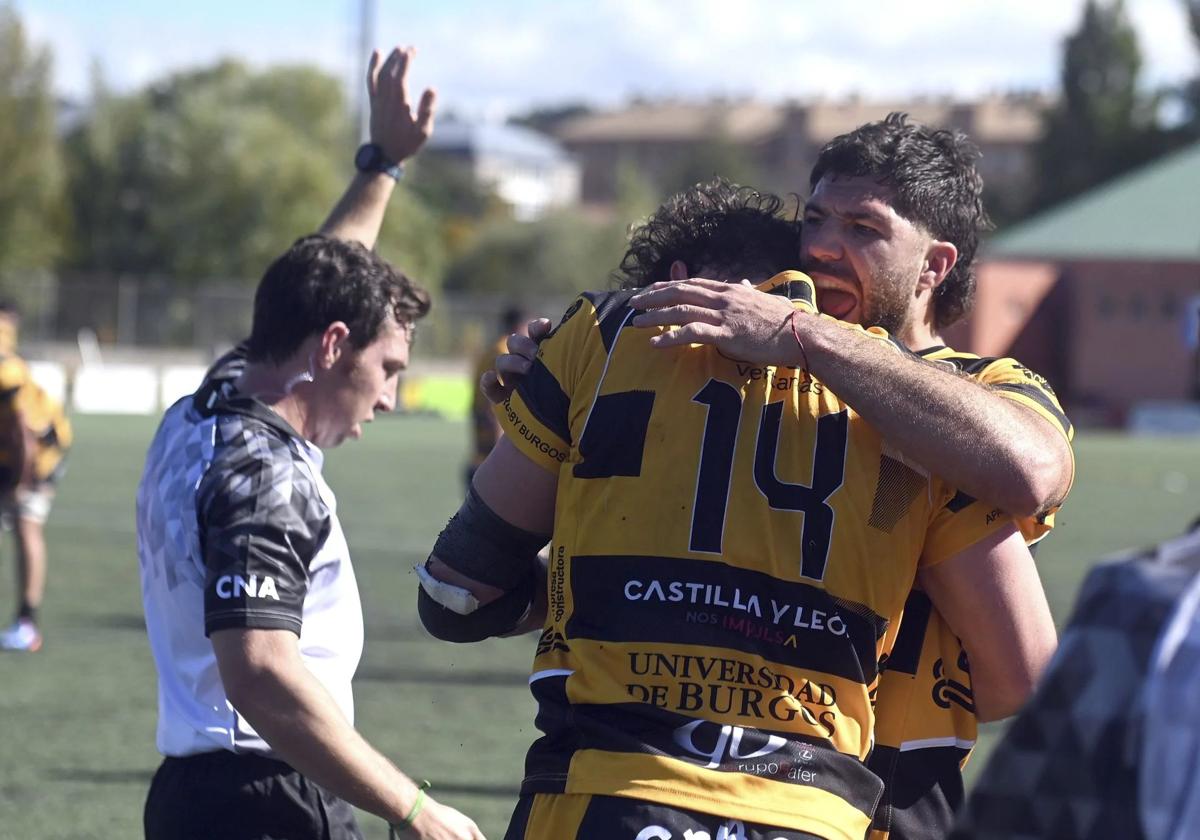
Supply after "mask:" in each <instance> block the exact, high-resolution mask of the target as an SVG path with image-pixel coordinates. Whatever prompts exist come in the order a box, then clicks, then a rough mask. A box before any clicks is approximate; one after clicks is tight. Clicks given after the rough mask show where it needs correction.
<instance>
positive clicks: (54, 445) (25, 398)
mask: <svg viewBox="0 0 1200 840" xmlns="http://www.w3.org/2000/svg"><path fill="white" fill-rule="evenodd" d="M19 325H20V316H19V313H18V311H17V309H16V307H15V306H14V305H13V304H11V303H9V302H7V301H4V302H0V516H2V517H3V524H4V527H5V528H11V529H12V532H13V535H14V538H15V539H14V542H15V545H16V562H15V566H16V570H17V597H18V602H17V614H16V617H15V618H14V620H13V623H12V624H11V625H9V626H8V627H7V628H6V629H5V630H4V631H3V632H2V633H0V650H13V651H26V652H34V651H37V650H38V649H40V648H41V646H42V634H41V631H40V630H39V629H38V625H37V611H38V609H39V608H40V607H41V604H42V597H43V595H44V594H45V591H46V539H45V535H44V533H43V526H44V524H45V522H46V516H47V515H48V514H49V513H50V507H51V504H52V503H53V501H54V485H55V482H56V481H57V480H58V478H59V476H60V475H61V473H62V468H63V459H64V457H65V456H66V453H67V449H68V448H69V447H70V445H71V425H70V423H69V422H68V421H67V418H66V415H65V414H64V413H63V407H62V406H61V405H60V404H59V403H58V401H57V400H54V399H53V398H51V397H50V395H49V394H47V393H46V392H45V391H44V390H43V389H42V388H41V387H40V386H39V385H38V384H37V383H36V382H34V381H33V379H32V378H31V377H30V375H29V368H28V367H27V366H26V364H25V361H24V360H23V359H22V358H21V357H20V356H18V355H17V352H16V350H17V335H18V328H19Z"/></svg>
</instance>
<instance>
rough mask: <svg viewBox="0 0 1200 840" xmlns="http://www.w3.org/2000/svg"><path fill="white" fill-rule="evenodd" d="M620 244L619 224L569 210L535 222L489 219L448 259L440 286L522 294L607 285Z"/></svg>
mask: <svg viewBox="0 0 1200 840" xmlns="http://www.w3.org/2000/svg"><path fill="white" fill-rule="evenodd" d="M624 245H625V240H624V235H623V232H622V230H621V228H620V226H619V225H615V224H605V223H600V222H595V221H591V220H589V219H587V218H586V217H584V216H581V215H579V214H577V213H572V212H555V213H553V214H550V215H547V216H544V217H543V218H541V219H539V220H538V221H535V222H511V221H508V222H493V223H491V224H489V225H486V226H485V227H484V228H483V229H482V230H481V231H480V232H479V234H478V237H477V238H476V241H475V244H474V246H473V247H472V248H471V249H470V250H469V251H467V252H466V253H465V254H464V255H463V256H462V257H460V258H459V259H457V260H455V261H454V262H452V263H451V265H450V267H449V269H447V271H446V282H445V288H446V289H447V290H448V291H462V292H472V293H477V294H479V293H482V294H504V295H509V296H516V297H521V298H528V297H534V296H555V295H571V294H574V293H576V292H578V291H579V290H580V289H585V288H590V289H597V288H606V287H607V286H608V285H609V282H608V278H609V272H610V271H612V269H614V268H615V267H616V265H617V263H618V262H619V261H620V258H621V253H622V251H623V249H624Z"/></svg>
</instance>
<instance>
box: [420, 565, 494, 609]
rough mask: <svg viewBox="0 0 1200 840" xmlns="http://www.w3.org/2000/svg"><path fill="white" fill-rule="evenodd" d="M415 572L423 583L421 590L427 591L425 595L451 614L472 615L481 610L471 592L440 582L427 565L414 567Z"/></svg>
mask: <svg viewBox="0 0 1200 840" xmlns="http://www.w3.org/2000/svg"><path fill="white" fill-rule="evenodd" d="M413 571H414V572H416V573H417V578H418V579H419V580H420V581H421V588H422V589H424V590H425V594H426V595H428V596H429V597H430V598H432V599H433V600H434V601H436V602H437V603H439V604H441V605H442V606H443V607H445V608H446V609H448V610H450V611H451V612H456V613H458V614H459V615H470V614H471V613H473V612H475V610H477V609H479V601H478V599H476V597H475V596H474V595H472V594H471V593H470V591H469V590H467V589H463V588H462V587H461V586H455V585H454V584H451V583H446V582H445V581H443V580H438V579H437V578H435V577H434V576H433V575H431V574H430V573H429V570H428V569H427V568H425V563H419V564H417V565H416V566H413Z"/></svg>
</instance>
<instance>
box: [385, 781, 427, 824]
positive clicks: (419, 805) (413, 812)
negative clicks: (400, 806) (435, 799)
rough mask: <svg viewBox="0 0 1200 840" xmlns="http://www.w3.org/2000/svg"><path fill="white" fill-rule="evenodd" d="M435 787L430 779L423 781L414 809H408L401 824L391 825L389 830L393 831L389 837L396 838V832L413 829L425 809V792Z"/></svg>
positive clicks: (418, 787)
mask: <svg viewBox="0 0 1200 840" xmlns="http://www.w3.org/2000/svg"><path fill="white" fill-rule="evenodd" d="M431 787H433V784H432V783H431V782H430V781H429V780H428V779H422V780H421V784H419V785H417V798H416V799H414V800H413V804H412V807H411V808H409V809H408V814H407V815H406V816H405V817H404V819H402V820H401V821H400V822H399V823H389V824H388V828H389V829H391V830H390V832H389V836H391V837H395V836H396V831H397V830H400V831H407V830H408V829H410V828H412V825H413V823H414V822H416V820H417V816H418V815H420V813H421V810H422V809H423V808H424V807H425V791H427V790H429V788H431Z"/></svg>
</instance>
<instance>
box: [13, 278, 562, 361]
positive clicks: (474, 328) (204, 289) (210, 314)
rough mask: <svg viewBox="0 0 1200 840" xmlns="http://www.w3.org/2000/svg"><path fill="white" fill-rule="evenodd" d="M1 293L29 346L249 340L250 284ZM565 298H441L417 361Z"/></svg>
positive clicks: (38, 281) (46, 282)
mask: <svg viewBox="0 0 1200 840" xmlns="http://www.w3.org/2000/svg"><path fill="white" fill-rule="evenodd" d="M2 286H3V290H4V292H5V293H6V294H7V296H9V297H11V298H13V299H15V300H16V302H17V304H18V306H19V307H20V308H21V310H22V330H21V332H22V341H23V343H25V344H46V345H51V344H54V345H64V344H75V343H76V342H77V341H78V340H79V337H80V335H81V332H82V333H83V334H84V335H94V336H95V338H96V340H97V341H98V342H99V345H100V347H102V348H117V349H119V350H120V351H122V352H128V351H136V349H138V348H144V349H150V348H153V349H156V350H157V349H163V348H177V349H195V350H201V351H203V352H205V353H206V354H207V353H211V352H213V351H214V350H215V349H217V348H222V347H227V346H229V345H230V344H233V343H234V342H236V341H238V340H240V339H241V338H243V337H244V336H246V335H247V334H248V332H249V330H250V316H251V311H252V308H253V300H254V284H253V283H241V282H239V283H234V282H228V281H214V282H209V283H205V284H202V285H195V286H187V285H183V284H179V283H176V282H172V281H171V280H170V279H169V278H165V277H131V276H112V275H61V276H51V275H26V276H21V277H9V278H4V280H3V283H2ZM567 303H569V301H568V300H567V299H565V298H544V297H532V296H530V297H524V298H521V297H516V296H513V297H508V296H499V295H462V294H444V293H437V294H435V296H434V305H433V308H432V310H431V312H430V314H429V317H428V318H426V319H425V320H424V321H422V322H421V324H420V325H419V327H418V331H417V343H416V346H415V348H414V352H415V354H416V355H418V356H420V357H432V358H461V357H463V356H466V355H472V354H474V353H476V352H477V351H478V350H479V349H480V348H481V347H483V346H484V345H485V344H486V343H488V342H490V341H491V340H492V338H493V337H494V336H495V335H496V333H497V331H498V329H499V326H498V324H499V317H500V314H501V313H502V312H503V310H504V309H506V308H508V307H510V306H512V305H514V304H515V305H518V306H520V307H522V308H523V309H525V310H526V311H528V312H530V313H532V314H534V315H545V316H547V317H551V318H557V317H558V315H559V314H561V313H562V311H563V309H564V308H565V306H566V304H567Z"/></svg>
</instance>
